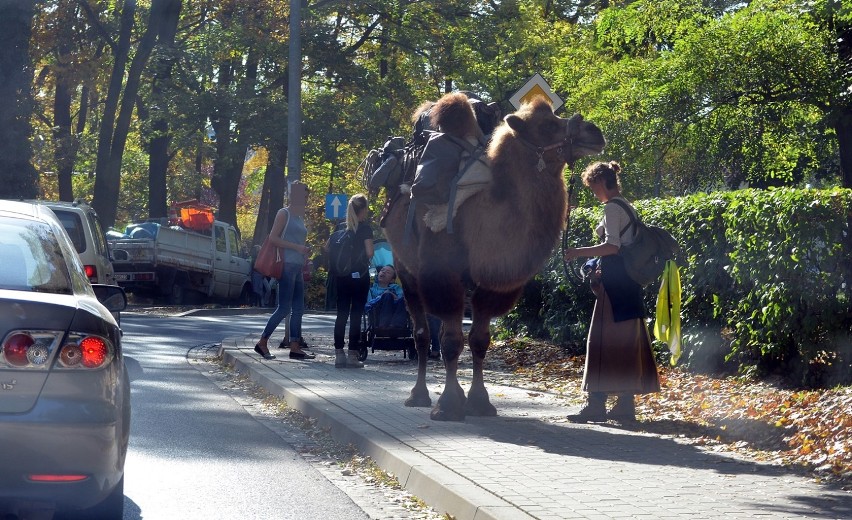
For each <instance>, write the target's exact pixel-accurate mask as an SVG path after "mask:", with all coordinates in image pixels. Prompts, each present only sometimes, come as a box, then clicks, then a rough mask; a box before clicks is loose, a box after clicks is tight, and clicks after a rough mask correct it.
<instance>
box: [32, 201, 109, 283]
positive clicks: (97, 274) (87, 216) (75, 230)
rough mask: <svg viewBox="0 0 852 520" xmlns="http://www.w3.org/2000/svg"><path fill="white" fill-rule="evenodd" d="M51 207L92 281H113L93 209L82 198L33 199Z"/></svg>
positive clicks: (98, 222)
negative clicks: (60, 199) (64, 200)
mask: <svg viewBox="0 0 852 520" xmlns="http://www.w3.org/2000/svg"><path fill="white" fill-rule="evenodd" d="M32 202H36V203H38V204H44V205H45V206H47V207H49V208H50V209H52V210H53V212H54V213H55V214H56V218H58V219H59V222H60V223H62V227H64V228H65V232H66V233H68V237H69V238H70V239H71V243H73V244H74V249H76V250H77V254H78V255H80V260H81V261H82V262H83V269H85V270H86V276H87V277H88V278H89V281H90V282H92V283H101V284H109V285H113V284H115V273H114V271H113V267H112V259H111V258H110V253H109V247H108V245H107V240H106V234H105V233H104V229H103V227H102V226H101V222H100V220H99V219H98V215H97V213H95V210H94V209H93V208H92V207H91V206H89V205H88V204H86V203H85V202H83V201H81V200H75V201H74V202H57V201H32Z"/></svg>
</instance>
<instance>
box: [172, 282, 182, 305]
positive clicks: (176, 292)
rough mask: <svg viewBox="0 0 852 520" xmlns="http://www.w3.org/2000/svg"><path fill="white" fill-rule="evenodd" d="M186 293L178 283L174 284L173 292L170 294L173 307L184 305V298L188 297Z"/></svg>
mask: <svg viewBox="0 0 852 520" xmlns="http://www.w3.org/2000/svg"><path fill="white" fill-rule="evenodd" d="M185 293H186V291H185V290H184V288H183V286H182V285H181V284H179V283H177V282H175V283H174V284H172V290H171V293H170V294H169V303H171V304H172V305H183V300H184V297H185V296H186V294H185Z"/></svg>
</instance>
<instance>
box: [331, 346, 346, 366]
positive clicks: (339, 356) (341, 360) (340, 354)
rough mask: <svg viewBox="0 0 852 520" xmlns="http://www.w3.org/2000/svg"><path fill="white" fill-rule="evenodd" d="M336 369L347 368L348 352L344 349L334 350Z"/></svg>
mask: <svg viewBox="0 0 852 520" xmlns="http://www.w3.org/2000/svg"><path fill="white" fill-rule="evenodd" d="M334 368H346V351H345V350H343V349H342V348H338V349H335V350H334Z"/></svg>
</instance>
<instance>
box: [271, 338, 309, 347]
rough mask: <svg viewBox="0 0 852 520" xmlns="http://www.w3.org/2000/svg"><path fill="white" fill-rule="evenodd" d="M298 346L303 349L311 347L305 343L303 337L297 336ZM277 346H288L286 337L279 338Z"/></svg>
mask: <svg viewBox="0 0 852 520" xmlns="http://www.w3.org/2000/svg"><path fill="white" fill-rule="evenodd" d="M299 347H300V348H303V349H305V348H311V346H310V345H308V344H307V343H305V338H299ZM278 348H290V342H289V341H287V339H286V338H285V339H282V340H281V343H279V344H278Z"/></svg>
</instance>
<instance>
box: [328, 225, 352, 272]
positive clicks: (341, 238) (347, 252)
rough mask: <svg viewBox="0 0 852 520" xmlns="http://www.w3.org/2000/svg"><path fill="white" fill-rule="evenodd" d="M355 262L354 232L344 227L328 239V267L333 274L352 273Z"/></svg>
mask: <svg viewBox="0 0 852 520" xmlns="http://www.w3.org/2000/svg"><path fill="white" fill-rule="evenodd" d="M354 264H355V232H354V231H349V230H347V229H346V228H343V229H340V230H338V231H335V232H334V233H332V234H331V237H330V238H329V239H328V269H329V271H330V272H331V274H333V275H335V276H346V275H349V274H352V270H353V268H354Z"/></svg>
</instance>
